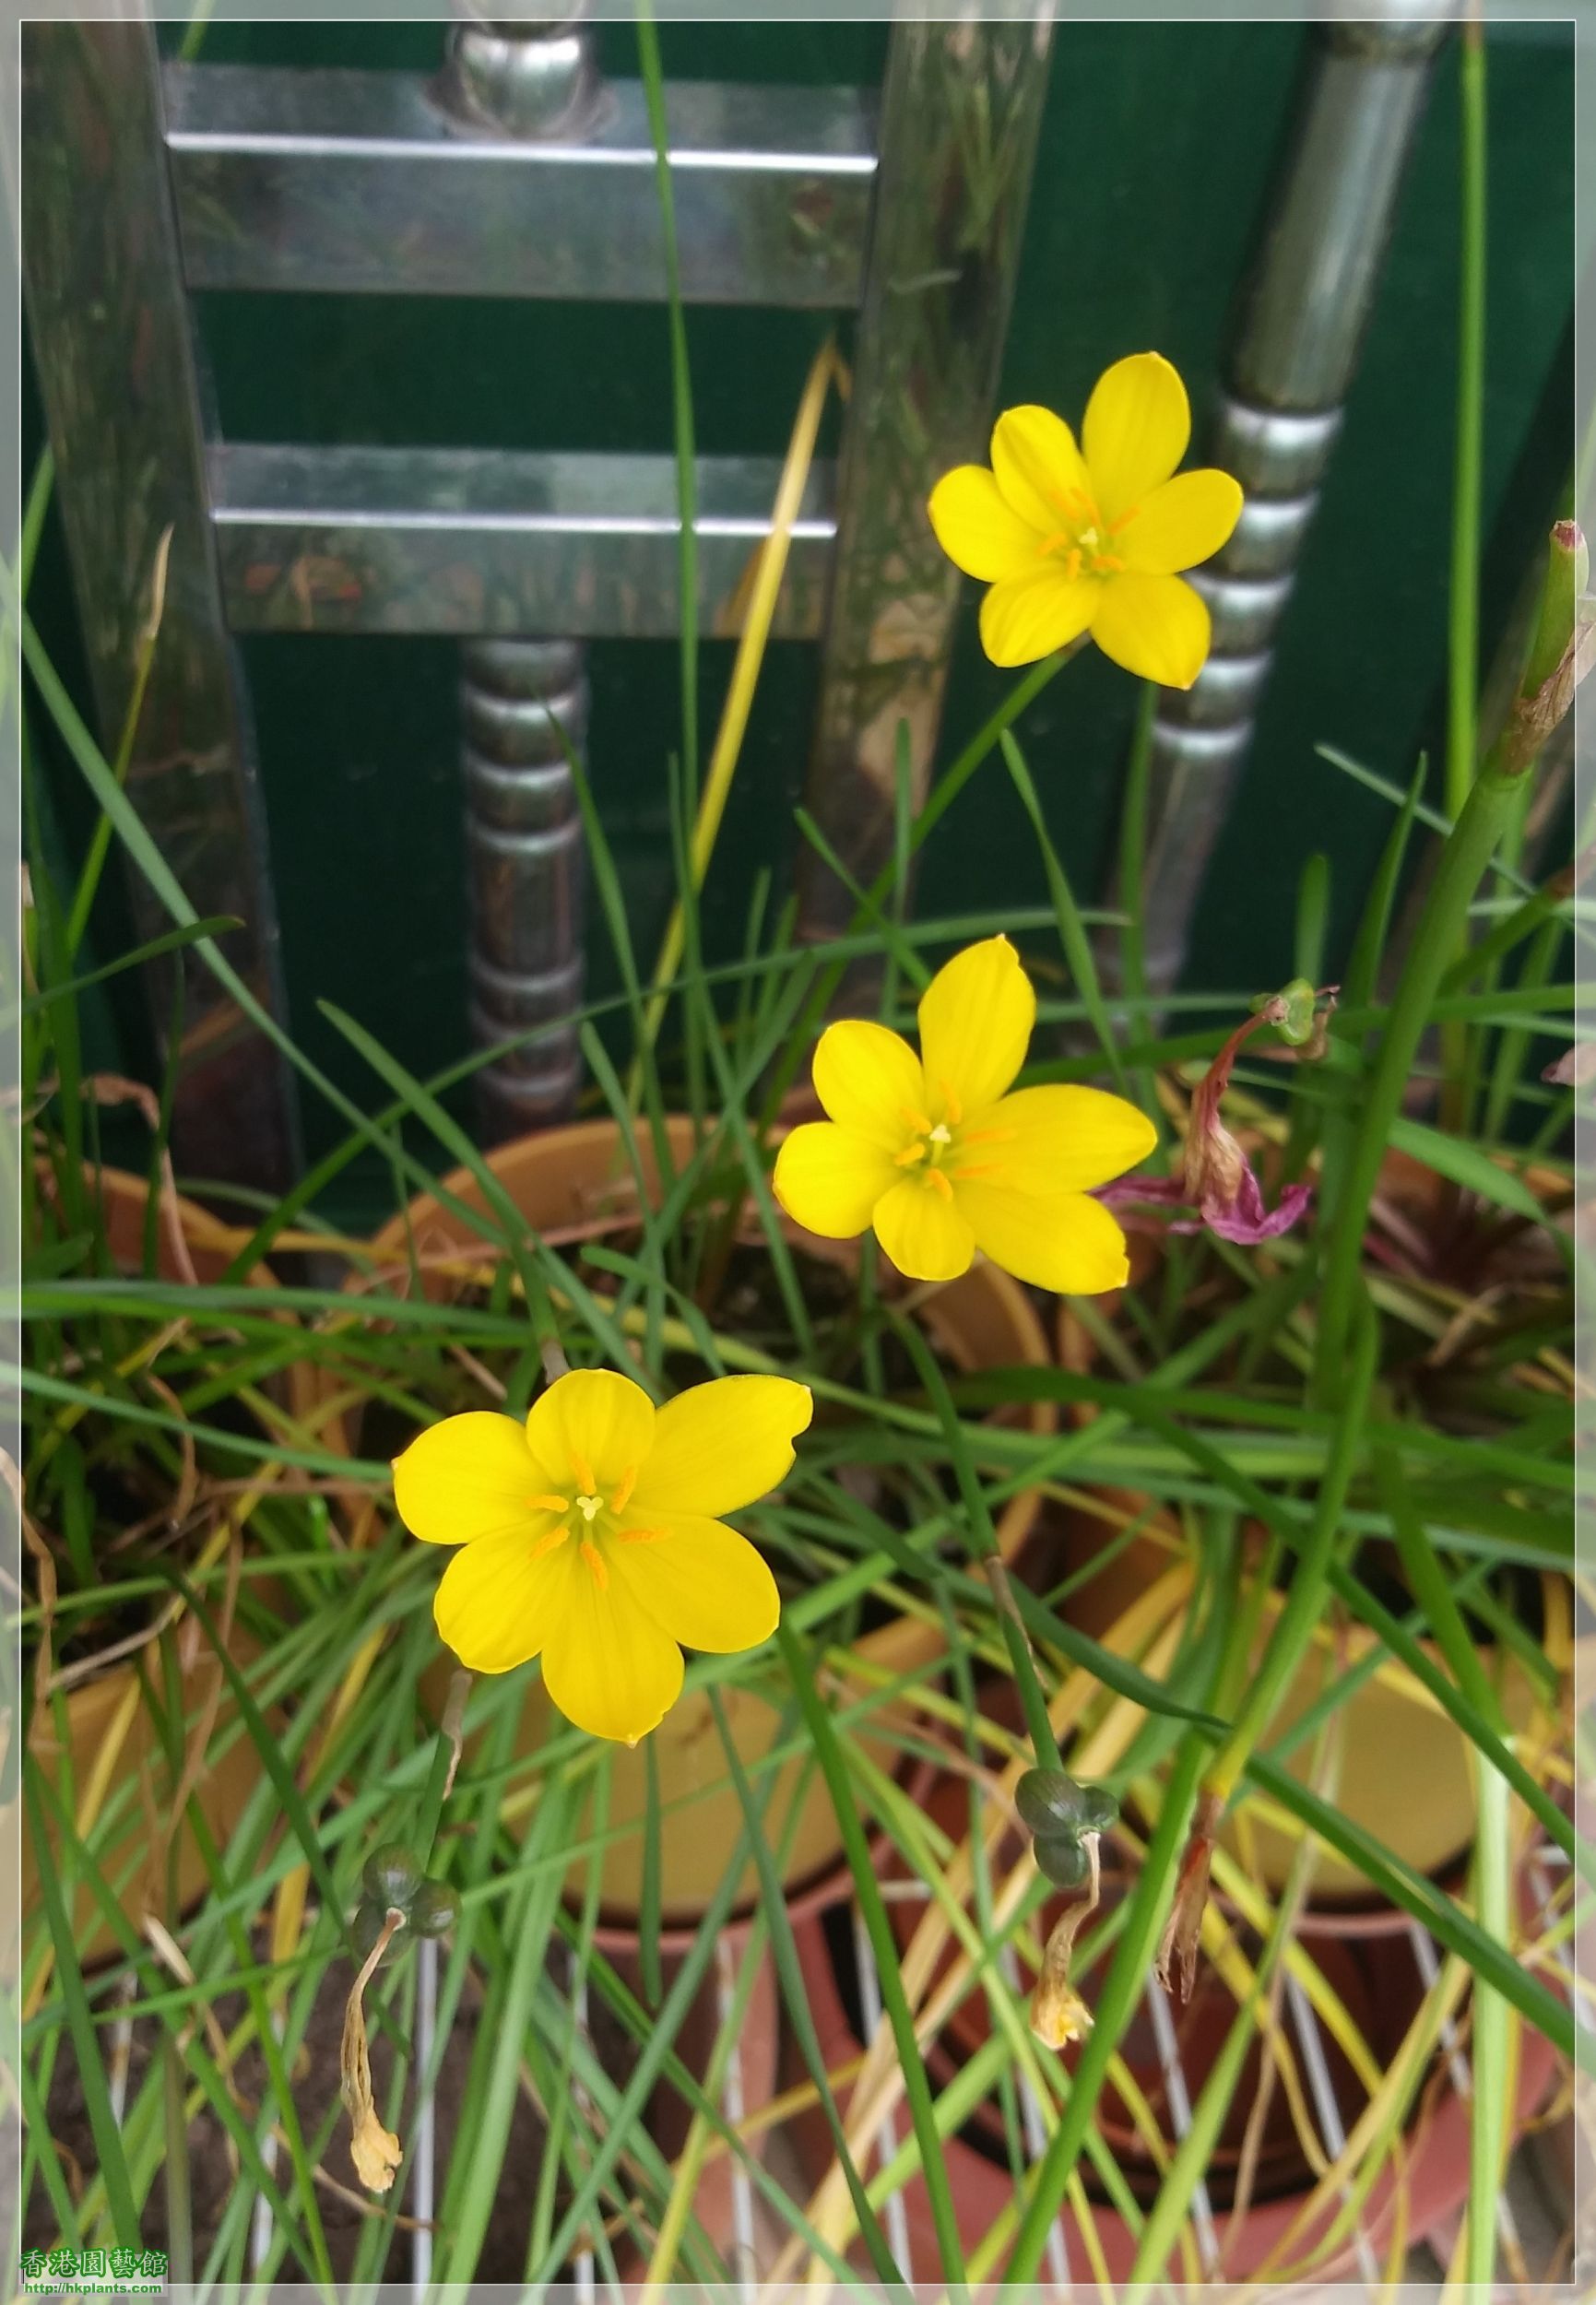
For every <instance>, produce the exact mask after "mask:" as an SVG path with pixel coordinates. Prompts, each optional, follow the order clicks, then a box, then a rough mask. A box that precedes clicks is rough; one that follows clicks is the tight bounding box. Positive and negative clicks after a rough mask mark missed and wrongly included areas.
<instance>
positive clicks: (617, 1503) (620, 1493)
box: [610, 1465, 637, 1513]
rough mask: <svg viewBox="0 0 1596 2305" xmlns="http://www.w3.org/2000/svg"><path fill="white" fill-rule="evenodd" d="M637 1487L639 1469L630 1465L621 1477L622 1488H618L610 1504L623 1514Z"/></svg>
mask: <svg viewBox="0 0 1596 2305" xmlns="http://www.w3.org/2000/svg"><path fill="white" fill-rule="evenodd" d="M636 1486H637V1467H636V1466H635V1465H628V1466H627V1468H626V1470H625V1472H623V1473H622V1474H621V1484H620V1486H619V1487H618V1488H617V1490H616V1492H615V1495H614V1496H613V1497H612V1498H611V1499H610V1503H611V1505H612V1506H613V1507H614V1509H615V1511H616V1512H618V1513H623V1512H624V1511H625V1510H626V1505H627V1499H628V1498H629V1497H630V1496H631V1495H632V1490H633V1489H634V1488H635V1487H636Z"/></svg>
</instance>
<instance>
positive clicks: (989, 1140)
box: [964, 1129, 1019, 1146]
mask: <svg viewBox="0 0 1596 2305" xmlns="http://www.w3.org/2000/svg"><path fill="white" fill-rule="evenodd" d="M1018 1134H1019V1131H1018V1129H971V1130H970V1131H969V1132H968V1134H967V1135H966V1137H965V1139H964V1142H965V1144H966V1145H967V1146H968V1145H972V1144H1011V1143H1012V1142H1013V1141H1014V1139H1015V1137H1016V1136H1017V1135H1018Z"/></svg>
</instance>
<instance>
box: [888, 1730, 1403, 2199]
mask: <svg viewBox="0 0 1596 2305" xmlns="http://www.w3.org/2000/svg"><path fill="white" fill-rule="evenodd" d="M968 1795H969V1788H968V1785H967V1782H966V1780H965V1779H963V1778H961V1777H958V1776H955V1775H953V1774H952V1772H950V1771H944V1770H932V1769H928V1770H926V1772H925V1773H924V1775H923V1776H922V1777H920V1778H919V1779H916V1785H915V1797H916V1802H917V1803H918V1804H919V1806H920V1807H921V1808H922V1809H924V1811H925V1812H926V1814H927V1815H928V1816H929V1817H930V1819H931V1820H932V1822H933V1823H934V1824H936V1825H939V1826H941V1828H942V1830H943V1831H944V1832H945V1833H947V1834H948V1835H949V1837H950V1838H951V1839H952V1840H953V1841H954V1843H955V1844H956V1843H958V1842H960V1841H962V1840H964V1838H967V1836H968V1833H969V1829H970V1813H969V1805H968ZM1022 1853H1023V1840H1022V1836H1021V1835H1020V1833H1019V1831H1018V1830H1017V1829H1016V1830H1015V1831H1014V1832H1012V1833H1005V1834H1004V1835H1002V1836H1001V1837H1000V1838H999V1842H998V1845H997V1848H996V1850H995V1851H994V1853H993V1857H992V1865H993V1869H994V1872H995V1873H997V1874H1004V1873H1006V1872H1007V1871H1008V1870H1009V1868H1010V1867H1011V1866H1012V1865H1013V1863H1014V1862H1015V1861H1016V1860H1017V1859H1018V1858H1019V1857H1020V1855H1021V1854H1022ZM887 1867H888V1874H889V1877H892V1878H895V1879H897V1880H900V1881H902V1882H907V1881H909V1880H911V1879H912V1878H913V1875H912V1874H910V1872H909V1869H908V1867H907V1866H906V1865H905V1864H904V1862H903V1860H902V1859H901V1858H900V1857H898V1856H897V1854H896V1852H895V1851H894V1852H892V1854H891V1855H890V1856H889V1858H888V1861H887ZM1128 1887H1129V1884H1128V1883H1126V1882H1125V1880H1124V1879H1123V1878H1122V1877H1121V1876H1119V1875H1118V1874H1117V1873H1116V1871H1115V1866H1114V1858H1113V1855H1112V1852H1111V1851H1110V1852H1109V1853H1108V1854H1107V1856H1106V1862H1105V1874H1104V1879H1103V1885H1102V1890H1101V1908H1102V1911H1103V1913H1104V1915H1105V1916H1106V1915H1108V1914H1110V1913H1112V1911H1113V1910H1114V1908H1115V1907H1116V1905H1117V1904H1118V1903H1119V1902H1120V1901H1121V1900H1122V1898H1123V1897H1124V1896H1125V1895H1126V1894H1127V1890H1128ZM1069 1904H1070V1898H1069V1897H1065V1896H1064V1895H1062V1894H1060V1895H1058V1896H1057V1897H1049V1898H1048V1900H1047V1902H1046V1904H1045V1905H1044V1906H1043V1908H1042V1910H1041V1913H1040V1915H1039V1916H1038V1917H1037V1920H1036V1921H1035V1923H1034V1933H1035V1935H1036V1938H1037V1941H1038V1942H1039V1943H1040V1942H1042V1941H1044V1940H1045V1939H1046V1934H1047V1933H1048V1931H1049V1930H1050V1929H1051V1928H1052V1926H1053V1923H1054V1922H1055V1921H1057V1920H1058V1917H1059V1915H1060V1914H1061V1913H1063V1912H1064V1911H1065V1910H1066V1909H1067V1908H1068V1906H1069ZM887 1909H888V1912H889V1914H890V1916H891V1919H892V1924H893V1934H894V1935H895V1936H896V1938H897V1940H898V1944H899V1949H900V1951H901V1952H902V1951H906V1950H907V1948H908V1945H909V1943H910V1940H911V1939H912V1938H913V1936H914V1934H915V1932H916V1929H917V1928H918V1926H919V1923H920V1919H921V1915H922V1914H923V1912H924V1910H925V1907H924V1905H923V1904H921V1903H920V1902H918V1901H917V1900H915V1899H912V1898H905V1897H903V1896H902V1895H901V1894H900V1895H899V1896H897V1897H893V1898H892V1899H891V1900H890V1902H889V1904H888V1908H887ZM1397 1918H1398V1919H1399V1920H1401V1918H1402V1917H1401V1916H1400V1915H1399V1916H1397ZM1315 1957H1316V1959H1318V1961H1319V1964H1320V1966H1321V1968H1323V1969H1324V1971H1325V1975H1326V1977H1327V1979H1328V1980H1329V1982H1330V1985H1331V1986H1332V1987H1333V1989H1334V1991H1335V1992H1336V1993H1337V1994H1338V1995H1339V1996H1340V1998H1341V2000H1342V2004H1344V2006H1345V2008H1346V2010H1347V2013H1348V2015H1349V2016H1350V2017H1351V2019H1352V2021H1353V2023H1354V2026H1356V2027H1357V2028H1358V2030H1359V2031H1360V2032H1361V2033H1362V2035H1363V2037H1364V2039H1365V2040H1368V2041H1370V2042H1371V2043H1372V2044H1373V2045H1374V2047H1375V2051H1376V2054H1377V2055H1384V2054H1386V2053H1388V2052H1389V2051H1394V2049H1395V2048H1396V2045H1397V2044H1396V2041H1395V2039H1385V2038H1384V2036H1383V2034H1382V2029H1381V2026H1380V2023H1379V2012H1378V2011H1377V2009H1376V2007H1375V2005H1374V2003H1373V2001H1372V1999H1371V1995H1370V1989H1369V1983H1368V1980H1366V1979H1365V1976H1364V1975H1363V1973H1362V1970H1361V1969H1360V1968H1359V1965H1358V1962H1357V1960H1356V1959H1355V1958H1354V1956H1352V1955H1351V1954H1350V1953H1349V1952H1347V1951H1345V1950H1344V1949H1342V1947H1341V1946H1340V1945H1338V1944H1335V1943H1333V1942H1332V1943H1327V1944H1323V1945H1321V1946H1316V1952H1315ZM952 1960H953V1946H952V1943H950V1944H949V1946H948V1950H947V1954H946V1956H945V1958H944V1959H943V1961H942V1962H940V1964H939V1969H938V1973H939V1975H940V1973H941V1971H942V1970H944V1969H946V1968H949V1967H951V1966H952ZM1019 1974H1020V1980H1021V1982H1020V1990H1021V1991H1022V1992H1023V1993H1025V1994H1028V1993H1029V1992H1030V1990H1031V1987H1032V1985H1033V1984H1034V1972H1032V1971H1027V1970H1025V1969H1023V1968H1022V1969H1021V1971H1020V1972H1019ZM1171 2015H1172V2019H1173V2022H1174V2026H1175V2031H1176V2038H1177V2039H1178V2041H1179V2043H1180V2049H1181V2060H1182V2065H1183V2068H1184V2069H1185V2070H1186V2071H1188V2072H1192V2073H1200V2072H1205V2071H1206V2070H1207V2069H1208V2068H1209V2067H1210V2066H1211V2065H1212V2063H1213V2060H1214V2059H1215V2058H1216V2057H1217V2056H1218V2054H1219V2052H1220V2051H1221V2049H1222V2048H1223V2047H1224V2039H1225V2036H1226V2034H1227V2033H1228V2032H1229V2030H1230V2026H1231V2021H1232V2019H1233V2018H1234V2016H1235V1999H1234V1997H1233V1996H1232V1994H1231V1993H1230V1992H1228V1991H1227V1990H1226V1988H1225V1986H1224V1982H1223V1980H1221V1978H1220V1977H1219V1976H1218V1975H1217V1974H1216V1973H1215V1972H1214V1970H1213V1969H1212V1968H1211V1967H1210V1966H1209V1965H1208V1963H1206V1962H1203V1963H1201V1964H1200V1966H1199V1969H1198V1975H1197V1983H1196V1989H1195V1991H1194V1992H1193V1994H1192V1997H1191V1999H1190V2001H1189V2002H1188V2003H1187V2004H1184V2005H1179V2004H1175V2005H1172V2008H1171ZM991 2030H992V2020H991V2009H990V2004H989V2003H988V2001H987V1995H986V1993H985V1992H981V1991H980V1990H978V1989H977V1990H976V1991H974V1992H969V1993H967V1994H966V1995H965V1997H964V2000H962V2001H961V2002H960V2003H959V2004H958V2005H957V2007H956V2008H954V2009H953V2010H952V2013H951V2014H950V2015H949V2018H948V2023H947V2026H946V2028H945V2030H944V2034H943V2036H942V2039H941V2040H940V2042H938V2043H936V2044H933V2047H932V2049H931V2051H930V2063H931V2064H932V2068H933V2078H934V2079H935V2080H936V2081H937V2082H938V2084H939V2086H940V2085H943V2084H945V2083H946V2082H947V2081H949V2080H951V2079H952V2075H953V2073H954V2072H955V2071H956V2069H957V2068H958V2067H959V2066H960V2065H962V2064H964V2063H967V2062H968V2060H969V2059H970V2058H971V2057H973V2056H975V2054H976V2053H977V2051H979V2050H980V2049H982V2048H983V2047H984V2046H985V2044H986V2042H987V2039H989V2037H990V2034H991ZM1324 2051H1325V2065H1326V2071H1327V2073H1328V2074H1329V2078H1330V2086H1331V2089H1332V2091H1333V2093H1334V2095H1335V2098H1336V2101H1337V2103H1338V2105H1339V2106H1340V2108H1341V2110H1342V2115H1343V2118H1344V2119H1345V2120H1346V2121H1347V2122H1348V2123H1349V2125H1350V2121H1351V2119H1352V2118H1354V2117H1355V2112H1356V2110H1359V2109H1360V2108H1361V2103H1362V2098H1361V2094H1360V2092H1359V2089H1358V2085H1357V2078H1356V2074H1354V2070H1353V2067H1352V2065H1351V2064H1350V2063H1348V2061H1347V2059H1346V2057H1345V2055H1344V2053H1343V2052H1342V2049H1341V2047H1340V2045H1339V2043H1337V2042H1336V2041H1334V2040H1333V2039H1328V2038H1327V2039H1326V2040H1325V2042H1324ZM1119 2053H1120V2056H1121V2057H1122V2058H1123V2059H1124V2061H1125V2063H1126V2065H1127V2067H1128V2068H1129V2074H1130V2076H1131V2078H1132V2080H1133V2081H1134V2082H1135V2083H1136V2086H1137V2087H1138V2089H1139V2090H1140V2092H1141V2096H1142V2097H1143V2098H1145V2099H1146V2101H1147V2104H1148V2107H1149V2109H1150V2110H1151V2111H1152V2113H1153V2118H1154V2119H1155V2120H1156V2121H1157V2122H1158V2123H1159V2126H1160V2129H1161V2131H1162V2134H1163V2135H1164V2141H1165V2143H1166V2145H1168V2147H1169V2149H1170V2150H1171V2151H1173V2150H1174V2147H1175V2146H1176V2145H1177V2144H1178V2142H1179V2137H1180V2129H1179V2124H1178V2122H1176V2118H1175V2115H1174V2111H1173V2109H1172V2108H1171V2107H1170V2105H1169V2103H1168V2098H1167V2088H1168V2083H1167V2076H1166V2074H1165V2070H1164V2058H1163V2054H1162V2051H1161V2049H1160V2046H1159V2041H1158V2038H1157V2035H1156V2034H1155V2032H1154V2030H1153V2018H1152V2015H1151V2014H1150V2011H1149V2009H1148V2006H1147V2004H1146V2002H1145V2001H1142V2002H1139V2003H1138V2004H1137V2007H1136V2010H1135V2013H1134V2015H1132V2017H1131V2020H1130V2023H1129V2026H1128V2027H1127V2028H1126V2031H1125V2035H1124V2038H1123V2039H1122V2040H1121V2042H1120V2046H1119ZM1078 2055H1079V2051H1078V2050H1077V2049H1071V2050H1070V2051H1068V2052H1067V2053H1066V2063H1068V2064H1070V2066H1073V2065H1074V2063H1075V2062H1076V2059H1077V2057H1078ZM1262 2065H1263V2049H1262V2044H1261V2042H1259V2041H1257V2040H1255V2041H1254V2043H1253V2046H1252V2048H1251V2049H1250V2050H1249V2051H1248V2052H1247V2062H1246V2063H1245V2064H1244V2066H1243V2069H1242V2074H1241V2079H1240V2081H1239V2082H1238V2083H1237V2086H1236V2089H1235V2097H1234V2098H1233V2099H1232V2102H1231V2108H1230V2111H1229V2113H1228V2115H1227V2116H1226V2119H1225V2122H1224V2128H1223V2129H1222V2131H1221V2133H1220V2135H1219V2139H1218V2142H1217V2144H1216V2145H1215V2147H1214V2151H1213V2155H1212V2159H1211V2160H1210V2163H1209V2172H1208V2182H1209V2185H1210V2187H1211V2190H1213V2191H1215V2192H1221V2191H1223V2189H1224V2185H1225V2184H1226V2183H1227V2182H1228V2181H1234V2178H1235V2171H1236V2169H1237V2168H1238V2166H1239V2163H1240V2159H1241V2154H1242V2147H1243V2143H1244V2140H1245V2137H1246V2134H1247V2124H1248V2118H1249V2114H1250V2112H1251V2109H1252V2105H1253V2102H1254V2100H1255V2098H1256V2097H1257V2094H1258V2089H1259V2078H1260V2074H1261V2071H1262ZM1097 2125H1098V2127H1099V2129H1100V2130H1101V2131H1102V2133H1103V2134H1104V2136H1105V2137H1106V2138H1107V2140H1108V2142H1109V2144H1110V2145H1112V2146H1113V2148H1114V2154H1115V2157H1116V2159H1117V2162H1118V2164H1119V2167H1120V2169H1122V2170H1123V2171H1124V2173H1125V2177H1126V2180H1127V2181H1128V2182H1129V2185H1130V2187H1131V2189H1132V2191H1133V2192H1134V2193H1136V2194H1137V2196H1138V2198H1139V2199H1145V2200H1151V2199H1152V2198H1153V2194H1154V2193H1156V2191H1157V2189H1158V2172H1157V2167H1156V2164H1155V2162H1154V2161H1153V2157H1151V2155H1150V2154H1149V2152H1148V2149H1147V2144H1146V2140H1145V2138H1144V2137H1143V2135H1142V2134H1141V2130H1140V2129H1139V2128H1138V2127H1137V2125H1136V2122H1135V2121H1134V2120H1133V2119H1132V2117H1131V2115H1130V2113H1129V2110H1128V2108H1127V2107H1126V2105H1125V2104H1124V2102H1123V2100H1122V2099H1121V2098H1120V2097H1119V2095H1118V2093H1117V2091H1116V2090H1115V2089H1114V2088H1113V2086H1111V2085H1110V2086H1105V2088H1104V2091H1103V2095H1102V2098H1101V2099H1100V2101H1099V2106H1098V2115H1097ZM970 2126H971V2131H972V2134H973V2135H975V2136H977V2137H979V2139H980V2140H981V2141H982V2142H984V2143H985V2144H987V2146H988V2147H989V2148H990V2150H991V2151H992V2152H993V2153H995V2154H998V2155H999V2156H1000V2155H1001V2154H1002V2153H1003V2150H1004V2131H1003V2127H1002V2121H1001V2116H1000V2114H999V2109H998V2107H997V2105H996V2104H995V2103H994V2102H991V2101H987V2102H986V2103H984V2104H982V2105H981V2106H979V2107H978V2108H977V2109H976V2111H975V2115H974V2116H973V2118H972V2122H971V2124H970ZM1257 2167H1258V2180H1257V2182H1258V2189H1259V2192H1260V2193H1268V2194H1273V2193H1283V2192H1285V2191H1289V2190H1291V2189H1293V2188H1294V2187H1295V2185H1296V2184H1297V2183H1298V2182H1299V2181H1302V2182H1306V2180H1307V2177H1308V2165H1307V2162H1306V2158H1305V2157H1304V2156H1303V2152H1302V2148H1301V2144H1300V2142H1299V2140H1298V2137H1297V2134H1296V2129H1295V2122H1294V2121H1293V2118H1292V2109H1291V2105H1290V2101H1289V2099H1288V2098H1286V2096H1285V2094H1284V2092H1283V2090H1281V2089H1279V2088H1276V2089H1274V2090H1273V2091H1272V2093H1271V2098H1270V2100H1269V2104H1268V2107H1267V2110H1266V2114H1265V2120H1264V2125H1263V2131H1262V2135H1261V2141H1260V2145H1259V2152H1258V2163H1257Z"/></svg>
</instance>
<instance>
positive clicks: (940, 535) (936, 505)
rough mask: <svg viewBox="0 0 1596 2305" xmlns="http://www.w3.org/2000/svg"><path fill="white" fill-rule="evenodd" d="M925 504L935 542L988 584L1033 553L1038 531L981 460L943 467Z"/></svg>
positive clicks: (959, 565) (968, 573) (1021, 564)
mask: <svg viewBox="0 0 1596 2305" xmlns="http://www.w3.org/2000/svg"><path fill="white" fill-rule="evenodd" d="M926 509H927V511H928V513H929V514H930V517H931V526H932V529H933V530H934V532H935V535H936V538H937V542H938V543H939V544H940V546H941V548H942V550H943V551H944V552H945V553H946V554H947V556H948V558H949V559H950V560H951V561H952V563H953V565H954V567H955V568H962V569H963V570H964V573H965V575H966V576H979V577H980V578H981V580H982V581H983V583H985V584H990V583H991V581H992V579H993V578H994V577H995V576H1006V575H1008V574H1009V573H1011V571H1012V570H1014V569H1016V568H1023V567H1024V566H1026V564H1027V563H1028V562H1030V561H1034V559H1035V557H1036V547H1037V544H1038V543H1039V542H1040V537H1039V535H1038V532H1037V531H1036V530H1035V529H1034V528H1033V527H1031V526H1029V524H1028V523H1027V522H1025V521H1023V520H1022V519H1021V517H1020V515H1019V514H1018V513H1017V512H1015V511H1014V509H1013V507H1012V506H1011V504H1010V503H1009V502H1007V500H1006V499H1005V498H1004V496H1003V494H1002V491H1000V490H999V486H998V483H997V481H996V480H995V479H993V477H992V475H991V474H990V473H989V472H988V471H987V467H986V466H985V465H979V464H962V465H960V466H959V467H958V469H957V470H956V471H953V472H945V473H944V474H943V475H942V477H941V479H940V480H939V481H938V482H937V485H936V487H935V488H934V489H933V490H932V491H931V498H930V502H929V503H928V505H927V507H926ZM1055 525H1057V524H1055Z"/></svg>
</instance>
